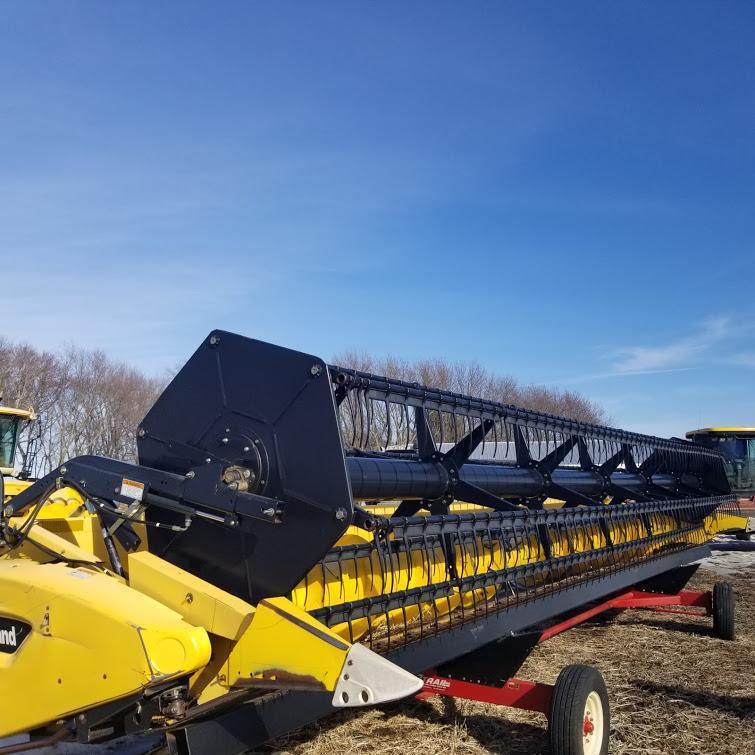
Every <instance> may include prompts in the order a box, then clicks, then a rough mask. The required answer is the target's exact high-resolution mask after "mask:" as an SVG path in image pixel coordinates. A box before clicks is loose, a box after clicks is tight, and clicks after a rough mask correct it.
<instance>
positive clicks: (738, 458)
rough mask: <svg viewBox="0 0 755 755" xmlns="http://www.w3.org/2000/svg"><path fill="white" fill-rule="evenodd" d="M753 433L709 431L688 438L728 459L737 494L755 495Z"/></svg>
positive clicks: (730, 479)
mask: <svg viewBox="0 0 755 755" xmlns="http://www.w3.org/2000/svg"><path fill="white" fill-rule="evenodd" d="M752 433H753V431H752V430H749V429H748V430H747V431H746V432H744V428H743V431H740V432H737V431H729V432H724V431H720V430H719V431H709V432H705V433H697V434H691V435H690V434H688V435H687V437H688V438H691V439H692V440H694V441H695V443H699V444H700V445H703V446H706V447H708V448H714V449H716V450H717V451H720V452H721V453H722V454H723V455H724V456H725V457H726V462H725V463H726V474H727V476H728V478H729V482H730V484H731V487H732V488H733V490H734V492H735V493H740V494H745V495H752V494H753V493H755V437H753V436H752Z"/></svg>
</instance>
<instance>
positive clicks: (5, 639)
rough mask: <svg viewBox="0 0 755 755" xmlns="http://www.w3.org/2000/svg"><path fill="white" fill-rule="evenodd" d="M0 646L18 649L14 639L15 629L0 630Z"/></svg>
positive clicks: (16, 641)
mask: <svg viewBox="0 0 755 755" xmlns="http://www.w3.org/2000/svg"><path fill="white" fill-rule="evenodd" d="M0 645H8V646H9V647H13V648H15V647H18V640H17V639H16V627H11V628H10V629H0Z"/></svg>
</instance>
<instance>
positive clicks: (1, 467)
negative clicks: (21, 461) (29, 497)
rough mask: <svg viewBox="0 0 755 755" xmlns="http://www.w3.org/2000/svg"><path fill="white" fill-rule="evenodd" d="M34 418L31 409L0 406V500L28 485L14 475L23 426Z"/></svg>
mask: <svg viewBox="0 0 755 755" xmlns="http://www.w3.org/2000/svg"><path fill="white" fill-rule="evenodd" d="M33 419H34V414H33V412H31V411H24V410H23V409H13V408H11V407H8V406H0V501H2V500H3V498H4V497H10V496H12V495H15V494H16V493H19V492H20V491H21V490H23V489H24V488H26V487H28V483H26V482H23V481H21V480H19V479H17V478H16V477H15V476H14V471H15V460H16V449H17V447H18V438H19V435H20V431H21V427H22V425H23V424H24V423H25V422H30V421H32V420H33Z"/></svg>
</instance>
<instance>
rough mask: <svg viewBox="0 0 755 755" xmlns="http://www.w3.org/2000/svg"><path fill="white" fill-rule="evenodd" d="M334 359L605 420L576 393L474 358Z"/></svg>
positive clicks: (385, 373)
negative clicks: (525, 380) (527, 381)
mask: <svg viewBox="0 0 755 755" xmlns="http://www.w3.org/2000/svg"><path fill="white" fill-rule="evenodd" d="M334 363H335V364H338V365H341V366H343V367H352V368H354V369H357V370H364V371H365V372H372V373H374V374H376V375H383V376H385V377H390V378H398V379H400V380H406V381H409V382H417V383H420V384H422V385H427V386H429V387H431V388H441V389H443V390H448V391H454V392H455V393H466V394H468V395H470V396H476V397H478V398H484V399H487V400H489V401H498V402H500V403H502V404H514V405H515V406H520V407H523V408H526V409H534V410H536V411H541V412H547V413H549V414H557V415H560V416H562V417H569V418H570V419H575V420H578V421H580V422H593V423H597V424H602V423H605V422H606V421H607V418H606V414H605V411H604V410H603V408H602V407H600V406H599V405H598V404H596V403H595V402H593V401H590V400H588V399H586V398H585V397H584V396H582V395H580V394H579V393H575V392H574V391H562V390H557V389H554V388H545V387H543V386H539V385H522V384H520V383H519V382H518V381H517V380H515V379H514V378H513V377H511V376H509V375H496V374H495V373H493V372H491V371H490V370H487V369H486V368H485V367H483V366H482V365H481V364H479V363H478V362H452V361H449V360H447V359H418V360H414V361H410V360H406V359H397V358H395V357H391V356H389V357H382V358H375V357H371V356H369V355H366V354H359V353H357V352H353V351H347V352H343V353H341V354H338V355H336V357H335V358H334Z"/></svg>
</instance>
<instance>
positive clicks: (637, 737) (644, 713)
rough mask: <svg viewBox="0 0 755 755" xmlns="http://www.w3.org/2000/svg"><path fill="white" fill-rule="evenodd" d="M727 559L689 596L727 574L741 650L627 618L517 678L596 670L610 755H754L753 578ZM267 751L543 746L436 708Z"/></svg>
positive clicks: (565, 641)
mask: <svg viewBox="0 0 755 755" xmlns="http://www.w3.org/2000/svg"><path fill="white" fill-rule="evenodd" d="M726 556H727V554H717V557H716V561H715V562H714V563H713V564H711V567H712V568H706V567H705V566H703V568H701V569H700V571H699V572H698V574H697V575H696V577H695V579H694V580H693V582H692V583H691V585H690V587H697V588H699V589H710V587H711V586H712V584H713V582H714V581H716V580H720V579H722V576H721V574H722V572H725V577H724V578H725V579H727V580H728V581H730V582H731V583H732V585H733V586H734V590H735V592H736V595H737V632H738V637H737V641H736V642H724V641H722V640H719V639H716V638H715V637H713V636H712V633H711V628H710V627H711V621H710V619H705V618H701V619H696V618H688V617H679V616H674V615H671V614H659V613H651V612H647V611H645V612H642V611H628V612H625V613H622V614H619V615H616V616H613V617H612V618H611V620H610V621H605V620H603V621H598V622H596V623H592V624H588V625H583V626H581V627H578V628H576V629H573V630H571V631H569V632H566V633H565V634H562V635H560V636H558V637H556V638H554V639H552V640H550V641H549V642H547V643H545V644H544V645H541V646H540V647H538V648H537V649H536V650H535V652H534V653H533V654H532V655H531V656H530V658H529V659H528V660H527V662H526V663H525V665H524V666H523V667H522V669H521V671H520V672H519V673H518V676H520V677H521V678H523V679H534V680H537V681H543V682H551V683H552V682H554V681H555V679H556V676H557V675H558V672H559V670H560V669H561V667H563V666H564V665H567V664H569V663H587V664H590V665H593V666H596V667H597V668H598V669H600V671H601V672H602V673H603V676H604V677H605V680H606V684H607V685H608V690H609V697H610V704H611V752H612V753H614V754H620V755H629V754H630V753H631V754H632V755H634V754H637V755H639V754H640V753H642V754H643V755H678V754H679V753H685V754H686V753H690V754H694V755H713V754H714V753H715V754H716V755H755V676H754V669H755V591H753V590H752V585H753V579H754V578H755V570H754V568H753V566H752V565H751V563H747V562H743V563H740V561H741V560H740V559H731V561H729V562H727V558H726ZM724 564H725V567H726V568H725V569H723V568H722V567H723V566H724ZM263 752H267V753H271V752H276V753H291V754H292V755H334V753H361V752H364V753H368V752H380V753H396V754H398V753H402V754H404V753H411V754H415V753H416V755H431V754H432V753H443V755H451V754H452V753H506V754H507V755H508V754H510V755H525V754H527V755H532V754H534V753H547V752H548V742H547V734H546V722H545V718H544V717H543V716H538V715H537V714H532V713H525V712H521V711H515V710H511V709H508V708H500V707H497V706H493V705H486V704H482V703H472V702H466V701H456V700H450V699H447V698H433V699H431V700H427V701H421V702H420V701H416V700H412V701H405V702H401V703H395V704H392V705H387V706H383V707H381V708H379V709H371V710H367V711H363V712H360V713H353V712H348V713H339V714H335V715H333V716H330V717H328V718H326V719H323V720H322V721H320V722H319V723H317V724H313V725H311V726H308V727H306V728H304V729H302V730H300V731H299V732H296V733H295V734H293V735H290V736H288V737H286V738H283V739H279V740H276V741H274V742H272V743H271V744H269V745H268V746H267V747H266V748H265V750H263Z"/></svg>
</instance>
